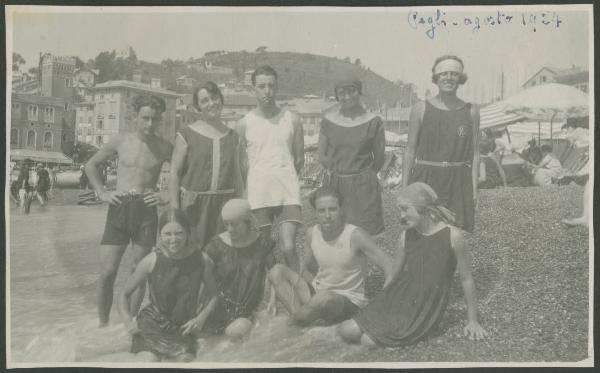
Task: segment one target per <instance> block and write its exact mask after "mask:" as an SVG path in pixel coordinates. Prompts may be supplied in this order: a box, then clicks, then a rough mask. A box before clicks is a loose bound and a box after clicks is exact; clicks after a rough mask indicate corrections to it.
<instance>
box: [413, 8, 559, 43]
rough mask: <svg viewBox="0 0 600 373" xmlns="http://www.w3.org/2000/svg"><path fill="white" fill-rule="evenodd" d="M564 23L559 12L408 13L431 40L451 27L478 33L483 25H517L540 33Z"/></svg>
mask: <svg viewBox="0 0 600 373" xmlns="http://www.w3.org/2000/svg"><path fill="white" fill-rule="evenodd" d="M562 23H563V20H562V19H561V18H560V17H559V15H558V14H557V13H556V12H518V13H508V12H502V11H499V10H498V11H495V12H492V13H488V14H468V15H457V14H456V13H452V14H451V15H450V14H447V13H446V12H445V11H443V10H442V9H437V10H436V11H435V12H434V13H425V12H418V11H415V10H411V11H410V12H409V13H408V25H409V27H410V28H412V29H414V30H419V31H423V32H424V33H425V35H426V36H427V37H428V38H429V39H434V38H435V37H436V35H437V33H438V32H443V30H446V29H451V28H468V29H471V30H472V31H473V32H477V31H479V30H481V29H483V28H489V29H500V28H502V27H511V25H517V26H519V27H522V28H524V29H526V30H529V31H532V32H537V31H538V30H539V29H540V28H549V27H553V28H560V26H561V24H562Z"/></svg>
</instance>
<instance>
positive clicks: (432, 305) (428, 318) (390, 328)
mask: <svg viewBox="0 0 600 373" xmlns="http://www.w3.org/2000/svg"><path fill="white" fill-rule="evenodd" d="M405 248H406V264H405V267H404V270H403V272H402V273H401V274H400V275H399V277H398V279H397V280H396V281H395V282H393V283H391V284H390V285H389V286H388V287H387V288H385V289H384V290H383V291H382V292H381V293H379V294H377V295H376V296H375V297H374V298H373V300H372V301H371V302H370V303H369V304H368V305H367V306H366V307H364V308H363V309H361V310H360V311H359V312H358V314H357V315H356V316H354V321H356V323H357V324H358V326H360V328H361V330H363V331H364V332H365V334H367V335H368V336H369V337H370V338H371V339H372V340H373V341H375V342H376V343H377V344H380V345H384V346H390V347H398V346H404V345H410V344H414V343H416V342H418V341H419V340H421V339H423V338H424V337H426V336H427V335H428V333H429V332H431V331H432V330H433V329H434V328H435V327H436V326H437V325H438V324H439V322H440V320H441V319H442V317H443V315H444V312H445V310H446V306H447V305H448V300H449V298H450V285H451V283H452V276H453V274H454V270H455V268H456V258H455V256H454V252H453V250H452V247H451V241H450V228H449V227H446V228H443V229H441V230H440V231H438V232H436V233H434V234H432V235H430V236H425V235H421V234H420V233H418V232H417V231H416V230H414V229H409V230H407V231H406V234H405Z"/></svg>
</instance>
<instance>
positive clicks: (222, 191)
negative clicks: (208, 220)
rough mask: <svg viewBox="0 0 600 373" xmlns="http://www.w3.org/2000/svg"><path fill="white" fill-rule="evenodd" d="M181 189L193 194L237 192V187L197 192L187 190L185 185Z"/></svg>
mask: <svg viewBox="0 0 600 373" xmlns="http://www.w3.org/2000/svg"><path fill="white" fill-rule="evenodd" d="M181 191H182V192H183V193H188V194H193V195H209V194H231V193H235V189H233V188H231V189H217V190H207V191H204V192H196V191H193V190H187V189H185V188H184V187H181Z"/></svg>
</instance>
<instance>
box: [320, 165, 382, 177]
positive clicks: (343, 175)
mask: <svg viewBox="0 0 600 373" xmlns="http://www.w3.org/2000/svg"><path fill="white" fill-rule="evenodd" d="M371 170H372V169H371V168H370V167H369V168H365V169H364V170H362V171H360V172H357V173H353V174H340V173H337V172H334V171H329V174H330V175H335V176H337V177H354V176H359V175H363V174H366V173H368V172H370V171H371Z"/></svg>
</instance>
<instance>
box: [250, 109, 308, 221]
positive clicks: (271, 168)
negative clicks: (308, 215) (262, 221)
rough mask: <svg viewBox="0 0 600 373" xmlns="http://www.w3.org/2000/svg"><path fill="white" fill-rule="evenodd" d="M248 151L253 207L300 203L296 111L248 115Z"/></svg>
mask: <svg viewBox="0 0 600 373" xmlns="http://www.w3.org/2000/svg"><path fill="white" fill-rule="evenodd" d="M245 122H246V128H245V138H246V143H247V151H248V163H249V170H248V202H249V203H250V206H251V207H252V209H258V208H263V207H273V206H283V205H300V204H301V202H300V183H299V180H298V174H297V173H296V169H295V167H294V156H293V154H292V144H293V140H294V126H293V124H292V114H291V113H290V112H289V111H287V110H282V111H281V113H279V114H278V115H277V116H275V117H273V118H271V119H266V118H262V117H259V116H258V115H256V114H255V113H254V112H252V111H251V112H249V113H247V114H246V116H245Z"/></svg>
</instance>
